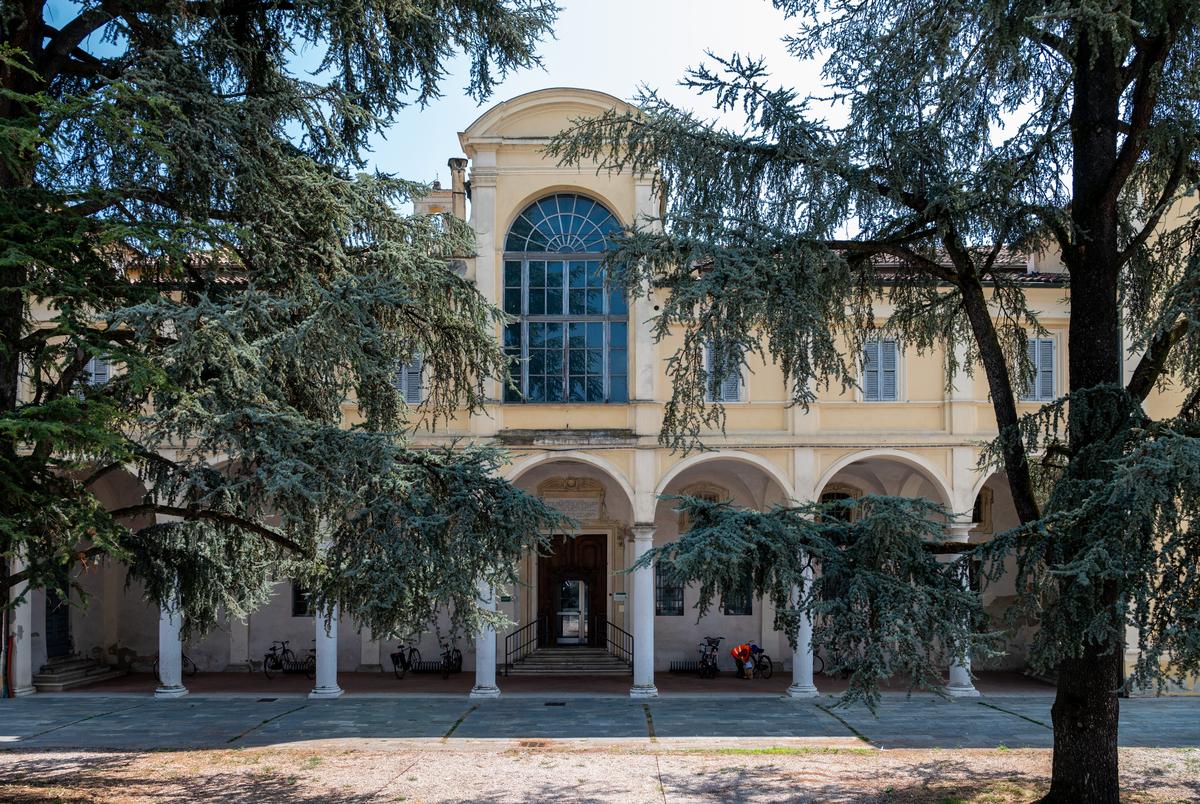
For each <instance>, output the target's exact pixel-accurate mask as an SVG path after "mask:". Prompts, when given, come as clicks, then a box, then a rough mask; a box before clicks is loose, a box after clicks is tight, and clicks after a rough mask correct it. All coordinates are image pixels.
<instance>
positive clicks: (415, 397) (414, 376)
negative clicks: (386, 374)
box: [395, 355, 425, 405]
mask: <svg viewBox="0 0 1200 804" xmlns="http://www.w3.org/2000/svg"><path fill="white" fill-rule="evenodd" d="M424 370H425V361H424V359H423V358H422V357H421V355H413V359H412V360H409V361H408V362H407V363H403V364H401V366H400V368H398V369H397V370H396V379H395V385H396V390H397V391H399V392H400V395H401V396H402V397H404V401H405V402H407V403H408V404H410V405H419V404H421V402H422V401H423V400H424V398H425V389H424V387H423V385H422V383H423V380H422V372H423V371H424Z"/></svg>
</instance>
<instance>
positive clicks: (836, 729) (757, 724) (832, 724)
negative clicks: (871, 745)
mask: <svg viewBox="0 0 1200 804" xmlns="http://www.w3.org/2000/svg"><path fill="white" fill-rule="evenodd" d="M649 706H650V711H651V713H652V715H653V716H654V731H655V734H656V735H657V736H658V737H666V738H669V737H711V738H717V737H767V738H772V737H807V738H819V737H846V736H848V735H850V734H851V732H850V730H849V729H847V728H846V727H845V726H843V725H842V724H841V723H839V722H838V721H837V720H836V719H835V718H833V717H830V716H829V715H828V714H827V713H826V712H824V711H822V710H821V709H820V708H818V707H817V706H816V705H815V704H814V703H813V702H811V701H807V700H794V699H790V698H782V699H776V700H774V701H772V702H771V703H770V705H769V706H764V705H763V702H762V701H761V700H760V699H758V698H717V699H713V700H709V701H706V700H700V699H692V700H688V701H682V700H678V699H666V698H664V699H662V700H658V701H654V702H653V703H651V704H649Z"/></svg>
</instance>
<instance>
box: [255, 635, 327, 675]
mask: <svg viewBox="0 0 1200 804" xmlns="http://www.w3.org/2000/svg"><path fill="white" fill-rule="evenodd" d="M289 641H290V640H286V639H285V640H282V641H278V640H277V641H275V642H272V643H271V649H270V650H268V651H267V652H266V654H265V655H264V656H263V674H264V675H265V676H266V677H267V678H275V676H277V675H279V674H280V673H303V674H304V677H305V678H315V677H316V675H317V656H316V650H310V651H309V652H308V656H306V657H305V658H303V659H297V658H296V654H295V653H294V652H293V651H292V649H291V648H289V647H288V642H289ZM314 641H315V640H314Z"/></svg>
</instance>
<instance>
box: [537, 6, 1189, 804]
mask: <svg viewBox="0 0 1200 804" xmlns="http://www.w3.org/2000/svg"><path fill="white" fill-rule="evenodd" d="M774 5H775V6H776V7H777V8H779V9H781V10H782V11H784V12H785V13H786V14H787V15H788V17H789V18H790V19H791V20H792V21H793V22H794V26H795V33H793V34H791V35H790V36H788V37H787V38H786V40H785V41H786V42H787V45H788V48H789V50H790V52H791V54H792V55H793V56H795V57H796V58H798V59H814V60H816V61H818V62H819V63H820V64H821V65H822V73H821V81H820V85H819V86H817V87H810V88H805V89H803V90H798V89H794V88H790V87H786V86H778V85H776V84H775V83H773V81H772V79H771V77H770V74H769V72H768V68H767V65H766V64H765V63H764V62H763V61H761V60H758V59H754V58H748V57H745V56H741V55H731V56H716V55H711V54H710V58H709V59H708V61H707V63H705V64H703V65H701V66H699V67H696V68H694V69H692V70H691V71H689V73H688V74H687V75H686V77H685V78H684V79H683V82H682V83H683V85H684V86H685V87H688V88H690V89H693V90H695V91H697V92H698V93H700V94H701V95H703V96H705V97H707V98H708V99H710V100H711V101H712V104H713V108H714V110H715V112H716V113H717V114H718V115H719V116H718V117H715V118H713V119H707V118H704V117H702V116H700V115H697V114H696V113H694V112H692V111H689V110H687V109H683V108H680V107H678V106H676V105H673V104H672V103H670V102H669V101H667V100H666V99H665V98H664V97H663V96H661V95H660V94H658V93H657V92H655V91H654V90H653V89H646V90H643V91H642V92H641V94H640V95H639V96H638V97H637V98H636V99H635V105H636V109H635V110H633V111H622V110H613V111H611V112H609V113H607V114H603V115H599V116H597V117H593V118H589V119H582V120H578V121H575V123H574V125H573V126H572V127H571V129H570V130H568V131H566V132H564V133H563V134H562V135H561V136H560V137H558V138H557V139H556V140H555V141H554V142H553V143H552V144H551V146H550V149H549V150H550V153H552V154H554V155H555V156H557V157H558V158H560V159H561V160H562V161H563V162H565V163H569V164H597V165H598V166H599V169H600V170H602V171H604V170H610V171H633V172H636V173H641V174H645V175H653V176H654V177H655V181H656V182H657V187H658V189H659V191H660V192H661V193H662V195H663V198H664V206H663V212H662V215H661V218H660V219H657V220H644V221H639V222H637V223H636V224H635V226H634V227H633V228H632V229H631V230H630V231H628V232H626V234H625V237H624V239H623V240H622V242H621V249H620V250H619V251H618V252H617V253H614V254H612V255H610V262H611V264H612V265H613V270H614V272H615V274H616V275H618V276H622V277H624V278H625V280H626V283H627V285H628V287H629V288H630V289H631V291H633V292H639V291H640V292H654V293H658V294H661V299H662V300H661V302H660V301H659V297H657V296H656V303H658V304H660V306H661V312H660V317H659V318H658V319H657V321H656V327H657V328H656V330H655V332H656V334H657V336H658V337H659V338H660V339H662V338H665V337H666V336H667V335H668V334H669V333H670V334H672V335H675V336H678V335H682V346H681V347H680V348H679V350H678V351H677V352H676V354H675V355H674V356H673V357H672V358H671V363H670V371H671V375H672V380H673V383H674V386H673V387H674V393H673V397H672V401H671V405H670V407H669V409H668V411H667V415H666V418H665V425H664V430H663V434H662V438H663V441H664V442H665V443H667V444H670V445H671V446H674V447H678V448H685V449H686V448H691V447H693V446H696V445H697V444H698V442H699V441H700V440H701V439H702V437H703V436H704V434H705V433H706V432H710V431H711V430H712V429H714V428H715V427H717V426H719V425H720V424H721V421H722V419H721V416H722V414H721V412H720V408H719V406H713V405H710V404H708V403H707V401H706V399H707V396H706V394H705V393H704V389H705V387H706V384H707V383H708V382H709V378H708V376H707V375H706V373H705V365H704V362H703V360H702V355H703V348H704V344H706V343H713V344H715V346H714V349H715V352H716V354H717V355H718V356H719V362H718V365H720V366H722V367H723V368H728V367H729V366H731V365H737V364H738V363H740V362H742V361H744V360H745V357H746V356H747V355H750V354H754V353H759V354H762V355H764V356H766V357H769V358H770V359H772V360H774V361H775V362H776V363H777V364H778V365H779V366H780V368H781V369H782V371H783V373H784V376H785V377H786V379H787V382H788V383H789V385H790V388H791V397H792V400H793V401H794V402H795V403H796V404H799V405H808V404H810V403H811V402H812V401H813V400H814V395H815V392H816V389H818V388H820V387H821V386H822V384H832V385H835V386H838V385H840V386H841V387H849V386H852V385H853V384H854V383H855V380H856V376H857V369H858V366H857V365H856V362H857V361H858V360H859V359H861V358H860V357H858V356H860V355H861V354H862V349H861V345H862V343H863V341H864V340H865V339H867V338H869V337H872V336H874V335H875V334H876V331H877V329H882V330H883V332H885V333H887V334H889V335H892V336H895V337H896V338H898V339H900V340H901V341H903V342H904V343H905V344H906V348H907V349H910V350H912V351H913V352H915V353H918V354H920V353H923V352H928V351H929V350H930V349H934V348H938V349H940V350H941V351H942V352H943V353H944V354H945V355H946V378H947V383H948V384H949V383H951V382H953V381H954V378H955V376H956V375H958V374H959V373H964V372H965V373H966V374H968V375H970V374H972V373H973V372H974V371H975V370H976V369H977V368H981V369H982V372H983V374H984V377H985V378H986V380H987V384H988V390H989V393H990V398H991V402H992V407H993V411H994V413H995V418H996V422H997V424H998V430H999V433H998V437H997V439H996V442H995V444H994V445H993V448H992V453H991V457H992V458H994V461H993V462H992V463H990V464H989V466H988V467H987V468H989V469H1001V470H1003V472H1004V473H1005V476H1006V478H1007V481H1008V486H1009V488H1010V489H1011V491H1012V495H1013V503H1014V506H1015V508H1016V511H1017V514H1018V517H1019V519H1020V521H1021V526H1020V528H1019V529H1017V530H1016V531H1014V532H1012V533H1010V534H1005V535H1003V536H1001V537H1000V538H998V539H997V540H996V541H995V542H993V543H992V544H991V545H989V546H988V547H987V548H985V549H983V550H982V551H980V552H981V553H983V554H984V555H985V557H986V558H987V559H988V560H989V561H991V562H993V565H994V566H993V568H992V569H993V570H994V569H995V565H998V562H999V559H1000V557H1001V556H1002V554H1004V553H1005V552H1007V553H1008V554H1009V555H1012V554H1015V555H1016V556H1017V561H1018V563H1019V566H1020V568H1021V569H1020V580H1019V592H1020V593H1021V594H1022V596H1023V597H1024V601H1023V605H1025V606H1028V607H1029V608H1027V609H1026V611H1032V612H1035V613H1036V616H1037V618H1038V624H1039V626H1040V630H1041V634H1040V636H1039V637H1038V639H1037V642H1036V644H1035V651H1034V655H1033V657H1032V659H1033V663H1034V664H1035V666H1037V667H1039V668H1040V669H1048V670H1053V671H1055V672H1056V673H1057V675H1058V678H1059V688H1058V694H1057V699H1056V703H1055V709H1054V728H1055V760H1054V773H1053V782H1052V785H1051V790H1050V792H1049V794H1048V796H1047V800H1050V801H1071V802H1073V801H1085V800H1086V801H1106V802H1115V801H1116V800H1117V798H1118V784H1117V778H1118V776H1117V761H1116V745H1117V738H1116V734H1117V711H1118V704H1117V699H1116V693H1117V691H1118V690H1119V689H1122V688H1126V687H1127V686H1128V684H1129V683H1130V682H1134V683H1141V684H1151V685H1154V684H1160V683H1162V682H1163V681H1164V680H1167V679H1175V680H1178V679H1179V678H1180V677H1181V676H1183V675H1185V674H1187V673H1191V672H1194V668H1195V666H1196V660H1197V657H1198V654H1197V648H1198V645H1200V635H1198V634H1197V628H1196V626H1197V623H1198V616H1200V610H1198V609H1197V599H1196V597H1195V595H1194V593H1192V592H1190V591H1188V588H1187V586H1186V584H1185V581H1187V580H1189V579H1191V577H1192V575H1193V573H1194V570H1195V566H1196V561H1197V559H1198V558H1200V555H1198V554H1197V553H1196V552H1195V550H1196V545H1195V540H1194V525H1193V524H1192V523H1193V522H1194V519H1193V518H1192V511H1193V506H1194V500H1195V486H1194V483H1193V476H1192V469H1191V466H1192V453H1193V452H1194V451H1195V448H1196V446H1195V445H1196V443H1197V442H1194V441H1193V439H1194V436H1195V431H1194V427H1193V425H1192V424H1191V422H1192V421H1193V420H1194V417H1195V415H1196V408H1197V403H1198V402H1200V396H1198V392H1197V390H1196V389H1197V388H1198V387H1200V374H1198V373H1197V369H1198V368H1200V348H1198V347H1200V327H1198V326H1197V323H1198V322H1197V315H1198V313H1197V310H1198V309H1200V307H1198V305H1197V302H1198V301H1200V296H1197V288H1198V287H1200V286H1198V285H1197V281H1198V280H1197V276H1198V275H1197V270H1198V269H1200V261H1198V251H1197V238H1196V234H1197V227H1198V226H1200V219H1198V217H1197V205H1196V203H1195V198H1196V190H1197V187H1198V185H1200V5H1197V4H1196V3H1195V2H1192V1H1191V0H1135V1H1134V2H1117V3H1113V4H1107V5H1105V4H1097V3H1093V2H1088V0H1016V2H998V1H994V0H980V1H979V2H969V3H961V2H942V1H941V0H932V2H931V1H930V0H919V1H918V0H911V1H908V0H900V1H899V2H897V1H896V0H865V2H856V3H842V2H827V1H826V0H775V2H774ZM817 100H819V101H822V102H825V101H829V102H831V103H832V105H833V111H832V113H830V112H829V110H828V109H826V108H824V107H823V106H818V105H816V103H815V101H817ZM728 119H736V120H737V121H738V122H737V123H736V124H731V125H726V124H724V123H722V122H720V121H721V120H728ZM1053 252H1057V253H1058V254H1059V255H1061V259H1062V265H1063V267H1064V268H1065V272H1064V273H1063V274H1062V276H1061V279H1062V284H1064V285H1068V286H1069V287H1070V317H1071V321H1070V333H1069V342H1068V343H1067V344H1066V346H1067V359H1066V364H1067V368H1068V375H1069V378H1068V384H1067V387H1066V388H1065V389H1061V390H1060V393H1061V392H1062V391H1065V392H1066V394H1064V396H1065V398H1064V399H1060V400H1058V401H1056V402H1053V403H1050V404H1048V405H1047V406H1046V407H1045V408H1044V409H1043V410H1042V411H1041V412H1039V413H1038V414H1036V415H1035V416H1031V417H1022V416H1021V415H1019V413H1018V408H1017V403H1018V401H1019V400H1020V396H1021V389H1022V388H1023V387H1024V386H1025V384H1026V383H1027V382H1028V381H1029V380H1030V379H1031V378H1032V376H1033V366H1031V365H1030V362H1029V360H1028V358H1027V356H1026V345H1027V342H1028V339H1029V338H1030V337H1031V336H1035V335H1040V334H1042V333H1043V332H1044V328H1043V327H1042V323H1041V322H1040V321H1039V318H1038V313H1037V310H1036V309H1035V308H1034V307H1033V306H1032V305H1031V304H1030V303H1029V301H1028V298H1027V293H1026V289H1027V286H1028V285H1027V280H1028V277H1026V276H1025V271H1024V265H1023V264H1021V263H1020V261H1019V259H1018V258H1019V257H1021V256H1023V255H1025V254H1030V253H1032V254H1046V253H1053ZM622 266H624V267H622ZM885 305H886V307H887V309H888V312H887V315H886V320H885V321H884V322H883V323H882V324H881V325H879V326H878V327H877V320H878V319H877V311H879V309H880V308H881V307H882V306H885ZM1130 342H1132V343H1131V344H1130ZM1122 344H1125V345H1131V351H1130V356H1132V357H1135V358H1137V362H1136V367H1135V369H1134V371H1133V373H1132V375H1130V376H1125V372H1124V369H1123V364H1124V360H1125V359H1126V357H1127V355H1126V354H1124V353H1122V349H1123V346H1122ZM1156 388H1177V389H1180V390H1182V391H1183V396H1184V400H1185V401H1184V403H1183V405H1182V407H1181V409H1180V410H1179V411H1177V413H1176V414H1174V415H1170V416H1167V417H1166V418H1165V419H1163V420H1161V421H1157V422H1152V421H1149V420H1148V418H1147V416H1146V414H1145V410H1144V408H1143V404H1142V403H1143V402H1144V401H1145V400H1146V399H1147V397H1148V396H1149V395H1150V394H1151V393H1152V392H1153V391H1154V390H1155V389H1156ZM1168 461H1170V462H1171V463H1168ZM955 513H956V514H957V515H959V516H964V515H966V514H967V512H965V511H958V512H955ZM727 515H728V516H730V517H735V516H740V514H734V513H733V512H728V514H727ZM713 533H714V534H715V533H716V531H715V530H714V531H713ZM697 538H699V535H698V537H697ZM688 544H689V549H692V550H699V549H700V547H699V545H698V544H696V543H695V542H689V543H688ZM777 560H781V561H791V562H792V563H795V562H796V561H798V560H799V559H796V558H791V559H789V558H788V557H787V556H782V555H781V556H778V557H777ZM700 566H702V567H703V568H705V571H708V572H714V573H715V572H717V571H718V569H717V567H718V564H717V563H716V562H713V563H709V564H703V565H700ZM953 625H954V624H953V623H952V622H949V621H945V622H943V623H942V626H941V627H943V628H951V627H953ZM1129 626H1133V627H1137V628H1138V629H1139V632H1138V633H1139V636H1138V644H1137V646H1136V647H1137V648H1138V650H1139V651H1140V653H1139V655H1140V658H1139V659H1138V660H1137V671H1136V673H1135V674H1134V676H1133V678H1131V679H1127V678H1124V677H1123V655H1124V647H1125V634H1126V628H1127V627H1129Z"/></svg>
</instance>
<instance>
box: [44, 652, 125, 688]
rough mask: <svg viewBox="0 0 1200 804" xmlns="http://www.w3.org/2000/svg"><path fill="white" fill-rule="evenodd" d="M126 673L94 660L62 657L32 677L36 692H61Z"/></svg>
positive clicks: (46, 664) (45, 665) (49, 663)
mask: <svg viewBox="0 0 1200 804" xmlns="http://www.w3.org/2000/svg"><path fill="white" fill-rule="evenodd" d="M128 672H129V671H128V670H123V669H121V668H119V667H113V666H111V665H107V664H102V663H100V662H98V661H96V660H95V659H84V658H82V657H80V656H63V657H61V658H58V659H51V660H50V661H48V662H46V663H45V664H44V665H42V668H41V670H39V671H38V672H37V674H35V675H34V677H33V685H34V686H35V687H37V688H38V692H62V691H63V690H70V689H75V688H76V687H86V686H87V685H89V684H95V683H96V682H97V681H107V680H108V679H110V678H118V677H120V676H123V675H126V674H127V673H128Z"/></svg>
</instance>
